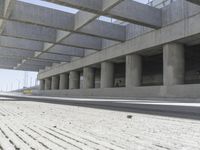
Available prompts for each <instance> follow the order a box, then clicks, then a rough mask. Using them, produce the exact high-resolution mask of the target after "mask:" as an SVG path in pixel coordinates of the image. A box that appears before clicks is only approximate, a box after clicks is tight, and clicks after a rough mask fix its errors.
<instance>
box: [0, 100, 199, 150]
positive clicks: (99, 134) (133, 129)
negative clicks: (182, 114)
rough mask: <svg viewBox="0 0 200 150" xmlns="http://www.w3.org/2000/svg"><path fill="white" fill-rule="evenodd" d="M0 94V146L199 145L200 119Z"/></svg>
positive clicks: (24, 149)
mask: <svg viewBox="0 0 200 150" xmlns="http://www.w3.org/2000/svg"><path fill="white" fill-rule="evenodd" d="M3 99H4V98H1V100H0V150H19V149H20V150H36V149H37V150H64V149H69V150H149V149H150V150H200V121H198V120H190V119H180V118H172V117H161V116H154V115H144V114H138V113H128V112H118V111H109V110H101V109H94V108H85V107H77V106H67V105H58V104H47V103H39V102H20V101H7V100H9V99H7V100H6V101H4V100H3Z"/></svg>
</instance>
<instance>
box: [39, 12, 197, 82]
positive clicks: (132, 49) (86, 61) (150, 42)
mask: <svg viewBox="0 0 200 150" xmlns="http://www.w3.org/2000/svg"><path fill="white" fill-rule="evenodd" d="M199 22H200V14H196V15H193V16H191V17H188V18H185V19H184V20H180V21H178V22H176V23H173V24H170V25H168V26H165V27H162V28H161V29H158V30H153V31H151V32H148V33H146V34H143V35H140V36H138V37H135V38H134V39H132V40H129V41H126V42H124V43H120V44H118V45H115V46H112V47H109V48H107V49H104V50H102V51H99V52H97V53H95V54H93V55H90V56H87V57H84V58H82V59H80V60H77V61H75V62H71V63H69V64H65V65H63V66H62V67H56V68H51V69H49V70H46V71H43V72H41V73H40V74H39V75H38V78H39V79H42V78H45V77H48V76H52V75H54V74H58V73H62V72H69V71H71V70H75V69H78V68H83V67H86V66H90V65H93V64H98V63H100V62H103V61H107V60H111V59H114V58H118V57H122V56H126V55H128V54H132V53H136V52H140V51H144V50H151V49H155V48H160V47H161V46H162V45H163V44H166V43H169V42H173V41H176V42H178V41H181V40H183V39H185V40H187V39H190V38H192V37H194V36H197V35H199V34H200V26H199Z"/></svg>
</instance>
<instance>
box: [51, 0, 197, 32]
mask: <svg viewBox="0 0 200 150" xmlns="http://www.w3.org/2000/svg"><path fill="white" fill-rule="evenodd" d="M47 1H51V2H55V3H61V4H62V5H66V6H70V7H74V8H77V9H80V10H86V11H89V12H91V13H95V14H98V15H102V16H110V17H112V18H115V19H119V20H122V21H125V22H130V23H134V24H139V25H144V26H146V27H152V28H160V27H161V26H162V15H161V14H162V13H161V10H159V9H157V8H154V7H151V6H148V5H146V4H141V3H138V2H135V1H132V0H119V2H121V3H119V2H118V3H117V0H115V2H112V4H113V3H116V6H115V7H113V6H112V5H111V9H110V10H108V11H104V10H105V9H106V8H107V7H109V3H110V1H111V0H99V3H101V4H102V7H101V8H100V7H93V5H87V6H86V4H87V3H88V2H87V1H84V2H80V3H79V2H78V1H76V0H74V1H73V2H71V0H56V1H54V0H47ZM113 1H114V0H113ZM196 1H197V0H196ZM94 3H95V2H94ZM112 7H113V8H112Z"/></svg>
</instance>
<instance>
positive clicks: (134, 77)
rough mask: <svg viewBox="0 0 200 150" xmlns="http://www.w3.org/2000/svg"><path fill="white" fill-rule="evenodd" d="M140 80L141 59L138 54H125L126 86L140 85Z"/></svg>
mask: <svg viewBox="0 0 200 150" xmlns="http://www.w3.org/2000/svg"><path fill="white" fill-rule="evenodd" d="M141 81H142V59H141V56H139V55H135V54H133V55H127V56H126V87H134V86H140V85H141Z"/></svg>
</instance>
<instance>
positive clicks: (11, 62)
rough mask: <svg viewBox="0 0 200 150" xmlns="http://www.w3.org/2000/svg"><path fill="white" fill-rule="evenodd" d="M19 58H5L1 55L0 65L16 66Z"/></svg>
mask: <svg viewBox="0 0 200 150" xmlns="http://www.w3.org/2000/svg"><path fill="white" fill-rule="evenodd" d="M20 61H21V60H19V59H15V58H13V59H7V58H4V57H1V58H0V65H1V66H8V67H14V66H16V65H17V64H18V63H20Z"/></svg>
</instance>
